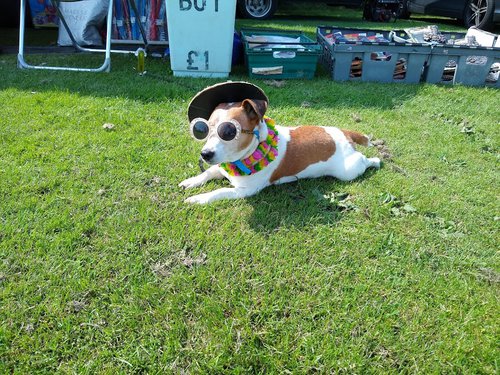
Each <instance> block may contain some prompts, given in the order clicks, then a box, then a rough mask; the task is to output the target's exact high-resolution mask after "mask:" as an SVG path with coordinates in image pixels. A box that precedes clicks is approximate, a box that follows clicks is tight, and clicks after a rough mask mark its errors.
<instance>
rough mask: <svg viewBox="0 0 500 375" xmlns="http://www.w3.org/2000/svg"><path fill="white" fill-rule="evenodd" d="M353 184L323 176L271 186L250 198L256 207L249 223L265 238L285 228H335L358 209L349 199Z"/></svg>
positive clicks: (359, 179) (249, 201)
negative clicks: (322, 226)
mask: <svg viewBox="0 0 500 375" xmlns="http://www.w3.org/2000/svg"><path fill="white" fill-rule="evenodd" d="M374 173H377V170H376V169H368V170H367V171H366V172H365V173H364V174H363V175H362V176H360V177H359V178H358V179H356V180H355V181H357V182H359V181H362V180H365V179H368V178H370V177H371V176H372V175H373V174H374ZM351 184H352V182H344V181H340V180H337V179H335V178H332V177H321V178H316V179H304V180H297V181H296V182H292V183H287V184H282V185H274V186H270V187H268V188H266V189H264V190H263V191H261V192H260V193H259V194H257V195H256V196H253V197H250V198H247V201H248V203H250V204H251V205H252V206H253V214H252V216H251V217H250V218H249V220H248V224H249V225H250V227H251V228H252V229H253V230H255V231H257V232H259V233H261V234H263V235H266V236H268V235H272V233H273V232H275V231H277V230H279V229H283V228H284V229H293V228H300V229H303V228H307V227H308V226H312V225H314V226H316V225H328V226H334V225H335V224H336V223H338V222H339V221H341V220H342V219H343V218H344V216H345V215H347V214H349V213H350V212H351V211H355V210H359V207H356V205H355V204H354V203H353V202H352V201H351V200H350V195H349V190H350V187H349V186H350V185H351Z"/></svg>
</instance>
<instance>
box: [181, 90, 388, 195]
mask: <svg viewBox="0 0 500 375" xmlns="http://www.w3.org/2000/svg"><path fill="white" fill-rule="evenodd" d="M268 103H269V100H268V99H267V97H266V95H265V94H264V92H263V91H262V90H261V89H260V88H259V87H257V86H255V85H253V84H251V83H248V82H232V81H229V82H224V83H220V84H217V85H214V86H210V87H208V88H206V89H205V90H203V91H201V92H199V93H198V94H197V95H196V96H195V97H194V98H193V100H192V101H191V103H190V105H189V108H188V117H189V120H190V129H191V135H192V136H193V137H194V138H195V139H197V140H199V141H203V142H205V144H204V146H203V148H202V150H201V158H202V159H203V161H205V162H206V163H208V164H209V165H210V168H208V169H207V170H205V171H204V172H203V173H201V174H199V175H197V176H195V177H191V178H188V179H186V180H184V181H182V182H181V183H180V184H179V186H180V187H182V188H185V189H190V188H194V187H198V186H201V185H203V184H205V183H206V182H207V181H209V180H212V179H222V178H227V179H228V180H229V181H230V183H231V185H232V186H233V187H232V188H221V189H217V190H215V191H211V192H208V193H204V194H199V195H194V196H191V197H189V198H187V199H186V200H185V202H187V203H198V204H207V203H211V202H214V201H217V200H220V199H236V198H245V197H249V196H252V195H255V194H257V193H258V192H260V191H261V190H262V189H264V188H265V187H267V186H270V185H274V184H282V183H286V182H291V181H296V180H297V179H299V178H315V177H321V176H333V177H335V178H337V179H339V180H342V181H351V180H353V179H355V178H357V177H359V176H360V175H362V174H363V173H364V172H365V170H366V169H367V168H371V167H373V168H377V169H378V168H380V159H379V158H376V157H373V158H367V157H366V156H365V155H363V154H362V153H360V152H359V151H356V149H355V147H354V146H355V144H358V145H362V146H370V145H371V143H370V140H369V138H368V137H367V136H366V135H364V134H361V133H358V132H355V131H351V130H344V129H338V128H335V127H325V126H300V127H283V126H278V125H276V124H275V123H274V121H273V120H272V119H270V118H268V117H266V116H265V113H266V111H267V108H268Z"/></svg>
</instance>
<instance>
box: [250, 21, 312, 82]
mask: <svg viewBox="0 0 500 375" xmlns="http://www.w3.org/2000/svg"><path fill="white" fill-rule="evenodd" d="M241 37H242V40H243V43H244V47H245V64H246V66H247V68H248V74H249V76H250V77H252V78H266V79H294V78H302V79H311V78H313V77H314V74H315V72H316V66H317V63H318V57H319V53H320V48H319V45H318V44H317V43H316V42H315V41H313V40H312V39H310V38H308V37H307V36H305V35H304V33H302V32H300V31H282V30H269V29H268V30H263V29H242V30H241ZM284 38H286V39H284Z"/></svg>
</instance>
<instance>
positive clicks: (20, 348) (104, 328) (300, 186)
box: [0, 5, 500, 374]
mask: <svg viewBox="0 0 500 375" xmlns="http://www.w3.org/2000/svg"><path fill="white" fill-rule="evenodd" d="M313 10H314V9H313ZM313 10H311V14H310V15H309V17H308V18H306V17H298V16H296V15H294V13H293V12H291V13H289V14H288V15H287V14H283V13H281V14H280V15H278V17H276V18H275V19H273V20H270V21H267V22H263V23H261V24H262V25H263V26H266V27H269V26H272V27H280V28H295V29H296V28H299V29H302V30H304V31H306V32H308V33H310V34H312V35H314V27H315V26H314V25H317V24H324V23H326V24H338V25H342V26H351V25H352V26H364V27H372V28H379V27H384V28H392V27H394V25H396V26H398V27H399V26H402V27H405V26H407V25H421V24H426V19H425V18H424V19H420V18H419V19H418V20H410V21H398V22H397V23H396V24H372V23H369V24H362V23H361V22H360V21H359V17H360V13H359V12H357V11H347V12H345V13H342V8H329V7H326V6H320V5H318V8H317V10H319V12H317V13H314V12H313ZM326 11H328V12H329V13H328V17H326V16H324V15H323V14H324V12H326ZM435 21H436V20H435V19H432V22H435ZM440 22H441V21H440ZM442 22H443V23H440V25H442V27H443V28H444V29H450V30H460V27H459V26H456V25H454V24H451V23H447V21H445V20H443V21H442ZM248 25H253V26H255V25H256V24H255V23H253V22H250V21H241V20H239V21H238V27H241V26H248ZM30 58H31V59H32V60H31V61H37V62H45V63H53V62H55V61H57V60H59V61H60V59H61V58H63V59H64V60H65V61H66V62H68V63H72V62H79V63H81V62H82V61H83V62H88V63H89V64H94V66H97V65H98V62H99V61H100V56H87V55H83V56H82V55H68V56H61V55H54V54H51V55H35V56H32V57H30ZM15 61H16V56H15V55H0V75H1V77H2V81H1V82H0V135H1V138H0V144H1V148H0V373H15V374H34V373H55V372H60V373H88V374H95V373H103V374H116V373H262V374H264V373H266V374H268V373H314V372H318V373H349V374H367V373H377V374H378V373H422V374H428V373H436V374H437V373H450V374H452V373H453V374H455V373H464V374H465V373H467V374H469V373H470V374H477V373H484V374H495V373H498V367H499V364H498V358H499V357H500V353H499V348H498V343H499V339H500V335H499V324H498V322H499V318H500V316H499V303H498V298H499V282H500V262H499V257H498V244H499V224H500V212H499V199H498V198H499V195H498V186H499V182H500V181H499V173H498V165H499V157H500V149H499V146H500V137H499V131H498V130H499V125H500V122H499V120H500V108H499V102H500V93H499V91H498V90H496V89H491V88H471V87H462V86H439V85H427V84H419V85H404V84H375V83H337V82H333V81H331V80H330V79H329V75H328V72H326V71H325V70H323V69H321V68H320V69H319V71H318V74H317V76H316V78H315V79H313V80H311V81H303V80H296V81H287V82H286V83H285V85H284V86H283V87H276V86H275V85H273V84H270V83H265V82H263V81H256V80H254V81H252V82H253V83H256V84H258V85H260V86H261V87H262V88H263V89H264V90H265V91H266V93H267V94H268V96H269V98H270V107H269V110H268V115H269V116H271V117H272V118H274V119H275V120H276V121H277V122H278V123H280V124H283V125H289V126H293V125H298V124H317V125H333V126H339V127H345V128H349V129H355V130H359V131H363V132H366V133H368V134H373V136H374V138H375V139H378V140H383V141H384V142H385V146H383V147H382V146H379V148H378V149H377V148H370V149H367V150H365V153H366V154H368V155H370V156H376V155H379V156H380V157H381V158H382V159H383V161H384V163H383V167H382V168H381V169H380V170H378V171H375V170H372V171H369V172H367V173H366V174H365V175H364V176H363V177H361V178H359V179H357V180H356V181H354V182H350V183H344V182H340V181H338V180H335V179H331V178H321V179H316V180H301V181H298V182H296V183H291V184H286V185H281V186H276V187H271V188H267V189H265V190H264V191H262V192H261V193H260V194H259V195H257V196H255V197H251V198H248V199H245V200H239V201H221V202H216V203H214V204H212V205H209V206H192V205H187V204H185V203H183V200H184V199H185V198H186V197H188V196H190V195H192V194H193V193H199V192H206V191H210V190H213V189H216V188H218V187H221V186H227V183H225V182H223V181H214V182H210V183H209V184H208V185H207V186H205V187H201V188H197V189H195V190H194V192H193V191H183V190H182V189H180V188H178V187H177V184H178V183H179V182H180V181H182V180H183V179H185V178H187V177H190V176H193V175H195V174H196V173H198V165H197V160H198V157H197V155H198V153H199V149H200V145H199V144H198V143H195V142H194V141H192V140H191V138H190V136H189V134H188V124H187V116H186V109H187V104H188V103H189V100H190V99H191V97H192V96H193V95H194V94H196V93H197V92H198V91H199V90H201V89H202V88H204V87H205V86H207V85H210V84H213V83H215V82H218V81H217V80H210V79H190V78H183V79H181V78H174V77H173V76H172V74H171V72H170V70H169V67H168V61H165V60H162V59H153V58H148V59H147V60H146V68H147V70H148V74H146V75H145V76H142V77H141V76H138V75H137V74H135V72H134V70H133V68H134V66H135V64H136V63H135V58H133V57H131V56H119V55H113V57H112V70H111V72H110V73H109V74H106V73H102V74H95V73H94V74H93V73H73V72H48V71H23V70H18V69H17V68H16V66H15ZM230 79H232V80H248V76H247V75H246V71H245V69H244V68H243V67H241V66H239V67H236V68H235V69H234V70H233V73H232V74H231V76H230ZM105 124H112V126H108V127H103V125H105Z"/></svg>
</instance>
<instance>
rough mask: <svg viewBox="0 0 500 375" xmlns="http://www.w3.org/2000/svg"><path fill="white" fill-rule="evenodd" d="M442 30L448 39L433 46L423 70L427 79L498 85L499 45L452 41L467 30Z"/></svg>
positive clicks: (463, 35)
mask: <svg viewBox="0 0 500 375" xmlns="http://www.w3.org/2000/svg"><path fill="white" fill-rule="evenodd" d="M442 34H443V35H444V36H445V38H446V39H447V43H446V44H436V45H434V46H433V47H432V51H431V57H430V59H429V63H428V67H427V69H426V72H425V81H426V82H429V83H443V84H455V83H460V84H463V85H470V86H491V87H497V88H498V87H500V80H499V79H498V70H499V69H500V48H499V47H493V46H492V47H474V46H466V45H457V44H455V41H456V40H460V39H464V37H465V35H466V34H464V33H447V32H442Z"/></svg>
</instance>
